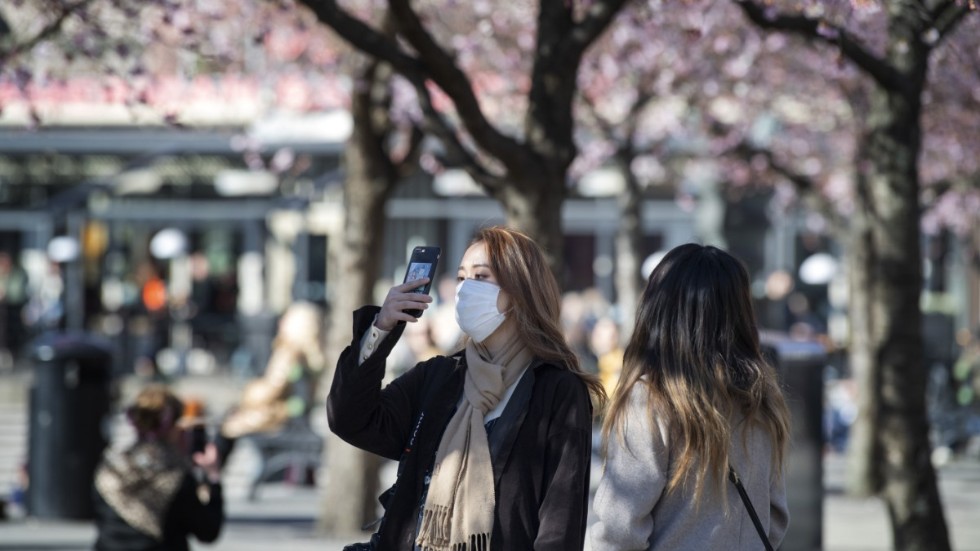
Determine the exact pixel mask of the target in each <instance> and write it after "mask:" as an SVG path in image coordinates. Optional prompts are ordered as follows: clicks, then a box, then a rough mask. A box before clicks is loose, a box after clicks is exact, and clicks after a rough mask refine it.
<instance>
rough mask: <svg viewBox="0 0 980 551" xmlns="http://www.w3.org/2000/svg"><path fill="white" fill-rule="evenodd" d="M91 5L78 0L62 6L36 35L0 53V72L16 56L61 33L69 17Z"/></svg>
mask: <svg viewBox="0 0 980 551" xmlns="http://www.w3.org/2000/svg"><path fill="white" fill-rule="evenodd" d="M91 3H92V0H78V1H76V2H70V3H66V4H64V5H62V7H61V9H60V10H59V11H58V12H57V14H56V15H55V18H54V19H53V20H52V21H51V22H49V23H48V24H47V25H45V26H44V28H42V29H41V30H40V31H38V32H37V34H35V35H34V36H32V37H30V38H27V39H26V40H24V41H22V42H15V43H14V44H13V46H12V47H11V48H10V49H9V50H7V51H5V52H3V51H0V70H2V69H3V68H4V67H5V66H6V65H7V63H10V62H11V61H12V60H14V59H16V58H17V57H18V56H20V55H22V54H24V53H26V52H29V51H31V50H32V49H34V47H35V46H37V45H38V44H41V43H42V42H44V41H45V40H48V39H49V38H51V37H53V36H54V35H56V34H57V33H59V32H61V29H62V27H63V26H64V24H65V21H67V20H68V18H69V17H71V16H72V15H73V14H75V13H76V12H77V11H78V10H80V9H81V8H84V7H85V6H86V5H88V4H91Z"/></svg>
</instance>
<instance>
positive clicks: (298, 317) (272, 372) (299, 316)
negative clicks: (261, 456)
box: [217, 302, 325, 464]
mask: <svg viewBox="0 0 980 551" xmlns="http://www.w3.org/2000/svg"><path fill="white" fill-rule="evenodd" d="M324 362H325V360H324V350H323V313H322V312H321V311H320V308H319V307H317V306H316V305H315V304H312V303H309V302H296V303H293V304H291V305H290V306H289V308H287V309H286V311H285V312H284V313H283V315H282V317H281V318H280V319H279V328H278V331H277V333H276V337H275V340H274V341H273V343H272V355H271V356H270V357H269V363H268V364H267V365H266V368H265V372H264V373H263V374H262V377H260V378H258V379H255V380H253V381H251V382H249V383H248V384H247V385H246V386H245V388H244V390H242V397H241V399H240V400H239V402H238V404H237V405H236V406H234V408H233V409H232V410H231V411H230V412H229V414H228V415H227V416H226V417H225V419H224V421H223V422H222V423H221V427H220V429H219V431H220V432H219V436H218V438H217V443H218V451H219V453H220V457H221V460H222V464H224V462H225V461H226V460H227V457H228V455H229V454H230V453H231V451H232V449H233V447H234V443H235V441H236V440H237V439H238V438H240V437H242V436H245V435H246V434H254V433H262V432H273V431H276V430H279V429H281V428H283V427H284V426H285V425H286V423H287V422H289V421H290V420H294V419H296V420H301V421H303V422H305V421H306V418H307V416H308V414H309V412H310V410H311V408H312V407H313V401H314V399H315V395H316V388H317V384H318V382H319V378H320V374H321V373H322V372H323V367H324Z"/></svg>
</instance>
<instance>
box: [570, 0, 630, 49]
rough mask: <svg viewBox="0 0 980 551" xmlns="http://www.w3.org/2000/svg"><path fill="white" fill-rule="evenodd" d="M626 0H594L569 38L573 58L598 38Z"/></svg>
mask: <svg viewBox="0 0 980 551" xmlns="http://www.w3.org/2000/svg"><path fill="white" fill-rule="evenodd" d="M626 1H627V0H596V1H594V2H591V4H590V5H589V9H588V11H587V12H586V14H585V17H584V18H583V19H582V21H580V22H579V23H578V24H577V25H575V29H574V30H573V31H572V33H571V35H570V36H569V40H568V45H569V48H571V49H572V50H573V53H574V56H575V57H581V56H582V54H583V53H584V52H585V50H587V49H588V48H589V46H591V45H592V43H593V42H595V40H596V39H597V38H599V37H600V36H601V35H602V33H603V32H605V30H606V28H608V27H609V24H610V23H611V22H612V20H613V18H615V17H616V14H617V13H619V10H620V9H621V8H622V7H623V5H625V4H626Z"/></svg>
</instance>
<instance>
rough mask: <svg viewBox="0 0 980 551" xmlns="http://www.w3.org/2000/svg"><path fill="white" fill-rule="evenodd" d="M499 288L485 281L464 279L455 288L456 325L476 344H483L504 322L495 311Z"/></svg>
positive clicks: (503, 317)
mask: <svg viewBox="0 0 980 551" xmlns="http://www.w3.org/2000/svg"><path fill="white" fill-rule="evenodd" d="M499 294H500V287H498V286H496V285H494V284H493V283H488V282H486V281H478V280H476V279H464V280H463V281H461V282H460V283H459V285H457V286H456V323H458V324H459V328H460V329H462V330H463V332H464V333H466V334H467V335H469V336H470V338H471V339H473V340H475V341H476V342H483V341H484V340H486V338H487V337H489V336H490V335H491V334H493V332H494V331H496V330H497V328H498V327H500V324H501V323H503V322H504V319H505V316H504V315H503V314H502V313H500V311H499V310H497V296H498V295H499Z"/></svg>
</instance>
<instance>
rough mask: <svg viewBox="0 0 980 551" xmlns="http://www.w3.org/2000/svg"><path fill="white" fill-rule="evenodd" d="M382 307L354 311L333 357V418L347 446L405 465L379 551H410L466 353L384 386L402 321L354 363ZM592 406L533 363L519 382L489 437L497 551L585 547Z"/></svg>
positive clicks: (567, 377) (575, 384) (565, 380)
mask: <svg viewBox="0 0 980 551" xmlns="http://www.w3.org/2000/svg"><path fill="white" fill-rule="evenodd" d="M378 311H379V309H378V308H377V307H374V306H368V307H364V308H361V309H360V310H358V311H357V312H355V313H354V342H353V343H352V344H351V345H350V346H349V347H348V348H347V349H345V350H344V352H343V354H341V356H340V360H339V361H338V363H337V370H336V372H335V374H334V379H333V385H332V386H331V388H330V394H329V397H328V401H327V418H328V420H329V422H330V428H331V430H332V431H333V432H334V433H336V434H337V435H338V436H340V437H341V438H343V439H344V440H345V441H347V442H349V443H350V444H352V445H354V446H357V447H358V448H361V449H363V450H367V451H369V452H372V453H375V454H378V455H380V456H383V457H387V458H389V459H396V460H398V461H399V465H398V479H397V482H396V484H395V488H394V492H393V493H392V494H391V495H390V496H389V497H388V499H387V503H386V513H385V518H384V520H383V521H382V524H381V527H380V529H379V533H378V536H379V545H378V546H377V549H381V550H384V551H410V550H411V549H413V545H414V538H415V532H416V529H417V519H418V510H419V507H420V506H421V505H422V503H421V497H422V492H423V490H424V477H425V475H426V473H427V472H428V471H429V470H430V468H431V467H432V464H433V462H434V460H435V455H436V449H437V447H438V446H439V441H440V440H441V438H442V433H443V431H444V430H445V427H446V424H447V423H448V422H449V419H450V418H451V417H452V414H453V412H454V411H455V408H456V404H457V403H458V402H459V399H460V397H461V395H462V390H463V375H464V373H465V359H464V355H463V354H462V353H457V354H456V355H454V356H452V357H446V356H436V357H434V358H432V359H431V360H428V361H425V362H422V363H420V364H418V365H416V366H415V367H414V368H412V369H410V370H409V371H407V372H406V373H405V374H403V375H402V376H400V377H398V378H397V379H395V380H394V381H392V382H391V384H389V385H388V386H386V387H384V388H382V387H381V384H382V378H383V377H384V372H385V358H386V357H387V356H388V354H389V353H390V352H391V348H392V347H393V346H394V344H395V342H396V341H397V340H398V337H399V336H400V335H401V332H402V330H403V325H401V324H400V325H399V327H397V328H396V329H395V330H394V331H392V332H391V334H389V335H388V337H387V338H386V339H385V340H384V341H382V343H380V344H379V347H378V350H377V351H376V352H375V353H374V354H373V355H372V356H371V357H370V358H369V359H368V360H366V361H365V362H364V363H363V364H361V365H358V356H359V352H360V350H359V348H360V338H361V336H362V335H364V333H365V331H367V330H368V328H369V327H370V324H371V323H372V322H373V320H374V316H375V314H377V312H378ZM522 388H523V391H522ZM591 409H592V406H591V402H590V400H589V394H588V390H587V387H586V385H585V383H584V382H583V381H582V379H581V378H580V377H578V376H577V375H576V374H574V373H572V372H570V371H568V370H567V369H561V368H559V367H556V366H553V365H550V364H547V363H544V362H535V363H534V364H532V368H531V369H529V370H528V372H527V373H526V374H525V376H524V377H523V378H522V379H521V382H520V383H519V384H518V387H517V390H515V393H514V396H512V397H511V400H510V402H508V404H507V407H506V408H505V410H504V412H503V414H502V415H501V417H500V418H499V419H498V421H497V423H496V424H495V425H494V428H493V430H492V432H491V434H490V438H489V443H490V451H491V458H492V463H493V470H494V478H495V489H496V504H497V506H496V509H495V511H494V530H493V539H492V549H494V550H501V551H503V550H506V551H524V550H531V549H534V550H538V551H544V550H554V551H574V550H580V549H582V548H583V545H584V542H585V528H586V516H587V514H588V498H589V468H590V458H591V446H592V436H591V434H592V415H591Z"/></svg>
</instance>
